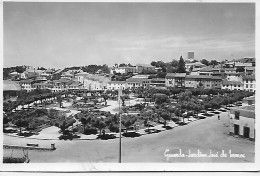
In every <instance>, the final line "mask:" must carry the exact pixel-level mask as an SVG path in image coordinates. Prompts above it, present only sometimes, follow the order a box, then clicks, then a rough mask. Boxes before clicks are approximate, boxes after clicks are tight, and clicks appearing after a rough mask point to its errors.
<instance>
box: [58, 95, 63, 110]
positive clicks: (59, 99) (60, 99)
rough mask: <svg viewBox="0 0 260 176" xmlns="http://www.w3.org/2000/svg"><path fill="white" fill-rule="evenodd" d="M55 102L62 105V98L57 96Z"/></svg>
mask: <svg viewBox="0 0 260 176" xmlns="http://www.w3.org/2000/svg"><path fill="white" fill-rule="evenodd" d="M57 102H58V103H59V106H60V108H61V107H62V98H61V95H59V96H57Z"/></svg>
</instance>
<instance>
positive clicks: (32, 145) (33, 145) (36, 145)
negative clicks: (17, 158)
mask: <svg viewBox="0 0 260 176" xmlns="http://www.w3.org/2000/svg"><path fill="white" fill-rule="evenodd" d="M27 146H30V147H39V144H30V143H28V144H27Z"/></svg>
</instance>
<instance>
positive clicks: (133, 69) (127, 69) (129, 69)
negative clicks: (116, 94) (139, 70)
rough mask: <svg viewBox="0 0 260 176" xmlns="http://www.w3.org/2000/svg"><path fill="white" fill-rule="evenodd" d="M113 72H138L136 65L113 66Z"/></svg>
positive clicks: (111, 71)
mask: <svg viewBox="0 0 260 176" xmlns="http://www.w3.org/2000/svg"><path fill="white" fill-rule="evenodd" d="M110 73H111V74H114V73H120V74H128V73H136V67H112V68H111V70H110Z"/></svg>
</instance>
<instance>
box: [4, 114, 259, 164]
mask: <svg viewBox="0 0 260 176" xmlns="http://www.w3.org/2000/svg"><path fill="white" fill-rule="evenodd" d="M228 124H229V118H228V114H227V113H222V114H221V116H220V120H218V119H217V116H214V117H209V118H207V119H202V120H198V121H195V122H192V123H190V124H188V125H186V126H179V127H176V128H174V129H172V130H168V131H164V132H161V133H158V134H149V135H145V136H141V137H138V138H123V139H122V162H127V163H128V162H164V163H166V162H254V155H255V143H254V142H252V141H249V140H247V139H242V138H235V137H233V136H230V135H229V127H228ZM14 139H15V140H14ZM34 142H35V143H39V144H40V146H42V147H44V146H47V147H50V144H51V143H55V146H56V147H57V149H56V150H55V151H52V152H46V151H29V157H30V160H31V162H32V163H45V162H46V163H51V162H110V163H116V162H118V148H119V147H118V146H119V145H118V143H119V139H112V140H108V141H105V140H104V141H103V140H79V141H59V140H36V139H25V138H17V137H16V138H15V137H11V136H4V144H16V145H26V143H34ZM167 149H169V150H170V151H173V149H176V150H177V149H181V150H182V152H183V153H185V154H188V152H189V150H190V152H192V153H197V151H198V150H199V151H200V152H201V153H207V154H208V153H209V152H210V150H212V152H213V153H216V152H219V153H220V152H221V151H222V150H224V152H225V153H227V154H228V152H229V150H230V149H231V152H232V153H238V154H243V155H244V156H245V158H237V157H233V158H232V157H229V155H228V156H227V157H217V158H212V157H194V158H190V157H183V158H181V157H174V158H169V160H167V157H166V156H165V155H164V153H165V150H167ZM11 152H12V151H11V150H4V152H3V153H4V156H10V155H11ZM21 154H22V151H19V150H14V151H13V156H15V155H21Z"/></svg>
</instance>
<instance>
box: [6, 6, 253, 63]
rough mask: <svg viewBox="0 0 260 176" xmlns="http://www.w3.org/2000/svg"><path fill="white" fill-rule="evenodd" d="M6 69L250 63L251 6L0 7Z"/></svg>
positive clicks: (251, 48)
mask: <svg viewBox="0 0 260 176" xmlns="http://www.w3.org/2000/svg"><path fill="white" fill-rule="evenodd" d="M3 32H4V34H3V36H4V64H3V66H4V67H10V66H16V65H29V66H35V67H36V66H43V67H47V68H62V67H69V66H85V65H89V64H97V65H103V64H107V65H109V66H112V65H114V64H115V63H118V64H120V63H131V64H140V63H143V64H149V63H151V61H158V60H162V61H164V62H170V61H172V60H173V59H176V60H178V59H179V58H180V56H181V55H182V56H183V58H187V52H188V51H193V52H194V53H195V59H197V60H201V59H208V60H212V59H216V60H219V61H221V60H225V59H233V58H236V59H238V58H242V57H255V4H254V3H240V4H239V3H119V2H117V3H104V2H99V3H98V2H92V3H91V2H77V3H76V2H73V3H72V2H70V3H69V2H56V3H54V2H42V3H39V2H4V5H3Z"/></svg>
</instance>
